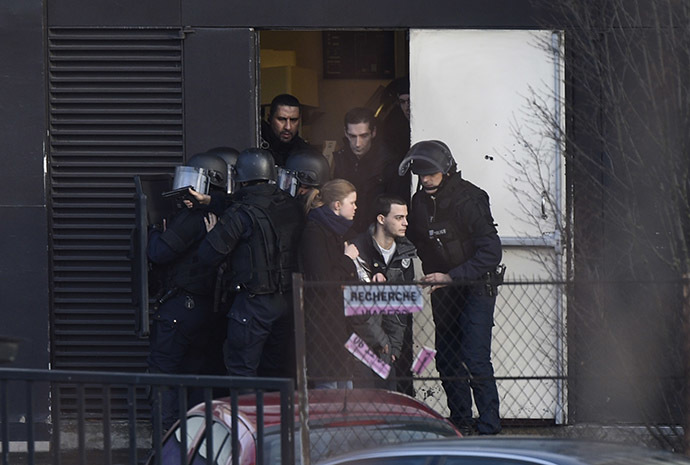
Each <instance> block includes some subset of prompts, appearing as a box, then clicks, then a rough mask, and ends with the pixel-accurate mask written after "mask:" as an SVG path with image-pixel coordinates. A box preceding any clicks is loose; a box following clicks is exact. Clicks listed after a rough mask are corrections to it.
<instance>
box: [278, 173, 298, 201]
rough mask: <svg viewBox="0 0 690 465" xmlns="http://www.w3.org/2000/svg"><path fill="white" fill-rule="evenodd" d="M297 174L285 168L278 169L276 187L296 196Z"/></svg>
mask: <svg viewBox="0 0 690 465" xmlns="http://www.w3.org/2000/svg"><path fill="white" fill-rule="evenodd" d="M297 185H298V180H297V173H295V172H294V171H291V170H287V169H285V168H280V167H279V168H278V187H280V188H281V189H282V190H284V191H285V192H287V193H288V194H290V195H291V196H293V197H294V196H295V195H297Z"/></svg>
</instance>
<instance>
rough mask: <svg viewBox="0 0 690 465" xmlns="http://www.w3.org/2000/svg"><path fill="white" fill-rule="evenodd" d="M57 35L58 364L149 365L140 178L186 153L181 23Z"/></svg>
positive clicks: (53, 93)
mask: <svg viewBox="0 0 690 465" xmlns="http://www.w3.org/2000/svg"><path fill="white" fill-rule="evenodd" d="M48 41H49V46H48V50H49V99H50V100H49V111H50V150H49V175H50V177H49V179H50V186H49V188H50V191H49V192H50V206H51V208H50V226H51V233H52V234H51V238H52V241H51V260H52V262H51V265H52V279H53V281H52V325H51V341H52V363H53V367H55V368H59V369H69V370H80V369H86V370H89V369H93V370H115V371H142V370H143V369H144V368H145V365H146V364H145V356H146V351H147V341H141V340H139V339H137V338H136V337H135V335H134V311H133V309H132V304H131V297H130V292H131V276H130V263H129V259H128V252H129V246H130V244H129V241H130V231H131V229H132V226H133V224H134V204H133V193H134V186H133V181H132V178H133V176H134V175H135V174H156V173H163V172H171V171H172V167H173V166H174V165H177V164H179V163H180V162H181V161H182V158H183V93H182V32H181V31H180V30H178V29H141V28H137V29H133V28H123V29H103V28H97V29H91V28H89V29H73V28H70V29H63V28H53V29H50V30H49V33H48Z"/></svg>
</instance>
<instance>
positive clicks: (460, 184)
mask: <svg viewBox="0 0 690 465" xmlns="http://www.w3.org/2000/svg"><path fill="white" fill-rule="evenodd" d="M456 176H458V177H457V178H454V177H451V178H450V179H447V180H446V181H445V182H446V183H448V184H447V185H445V186H443V189H442V190H441V191H439V193H438V195H436V196H434V197H432V198H431V199H429V200H430V201H431V204H432V208H431V211H430V209H429V203H428V202H425V201H423V200H422V201H419V202H416V205H415V207H417V208H418V209H419V213H418V214H416V215H415V216H416V217H418V218H419V221H416V222H417V223H419V224H416V225H415V226H414V228H415V230H416V231H415V235H416V236H417V237H418V238H420V239H422V240H420V241H418V242H419V243H418V244H416V245H417V252H418V254H419V256H420V258H421V259H422V264H423V268H424V271H425V272H426V273H428V272H434V271H435V272H442V273H447V272H448V271H450V270H451V269H452V268H454V267H456V266H459V265H461V264H462V263H464V262H465V261H467V260H468V259H469V258H470V257H472V256H473V255H474V253H475V246H474V242H473V240H472V236H473V233H474V232H475V231H472V229H471V228H472V225H471V224H468V223H467V222H466V221H463V217H464V218H468V217H469V215H466V213H467V211H468V208H469V207H470V203H471V202H477V201H480V199H479V197H480V196H484V197H486V196H487V194H486V193H485V192H484V191H482V190H481V189H479V188H478V187H476V186H475V185H474V184H472V183H470V182H469V181H466V180H464V179H462V178H460V177H459V175H456ZM424 200H426V199H424ZM487 202H488V201H487ZM419 207H421V208H419ZM413 208H414V207H413ZM486 220H487V226H488V227H491V228H494V226H493V219H492V218H491V217H490V216H489V217H488V218H487V219H486ZM494 231H495V228H494ZM481 233H483V232H481Z"/></svg>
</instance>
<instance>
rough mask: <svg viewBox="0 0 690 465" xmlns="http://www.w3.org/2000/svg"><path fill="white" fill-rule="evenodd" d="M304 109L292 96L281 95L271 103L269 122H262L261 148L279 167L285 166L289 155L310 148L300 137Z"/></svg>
mask: <svg viewBox="0 0 690 465" xmlns="http://www.w3.org/2000/svg"><path fill="white" fill-rule="evenodd" d="M301 119H302V107H301V105H300V103H299V100H297V97H294V96H292V95H290V94H280V95H278V96H276V97H275V98H274V99H273V101H272V102H271V108H270V110H269V113H268V122H266V121H261V147H262V148H264V149H266V150H268V151H270V152H271V154H272V155H273V159H274V160H275V164H276V165H278V166H281V167H283V166H285V161H286V160H287V158H288V155H290V154H291V153H294V152H295V151H297V150H300V149H308V148H310V146H309V144H308V143H307V142H306V141H305V140H304V139H302V138H301V137H300V136H299V135H298V132H299V124H300V121H301Z"/></svg>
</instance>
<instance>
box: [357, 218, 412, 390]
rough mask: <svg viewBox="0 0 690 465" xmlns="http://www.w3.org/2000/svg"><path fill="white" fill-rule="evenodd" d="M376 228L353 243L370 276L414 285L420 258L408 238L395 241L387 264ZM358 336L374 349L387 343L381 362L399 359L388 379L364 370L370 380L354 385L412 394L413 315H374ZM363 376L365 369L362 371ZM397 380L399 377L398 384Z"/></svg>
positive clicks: (361, 328)
mask: <svg viewBox="0 0 690 465" xmlns="http://www.w3.org/2000/svg"><path fill="white" fill-rule="evenodd" d="M373 234H374V225H371V226H370V227H369V230H368V231H366V232H364V233H362V234H360V235H359V236H357V237H356V238H355V239H354V240H353V241H352V243H353V244H355V245H356V246H357V250H359V258H361V259H362V260H363V261H364V262H365V263H366V264H367V266H368V267H369V270H370V272H371V276H372V277H373V276H374V275H375V274H377V273H382V274H383V275H384V276H385V277H386V282H387V283H400V282H413V281H414V266H413V263H412V259H413V258H415V257H416V256H417V251H416V249H415V246H414V245H413V244H412V242H410V241H409V240H408V239H407V238H406V237H398V238H396V239H395V251H394V252H393V256H392V257H391V258H390V261H389V262H388V264H386V262H385V260H384V258H383V255H381V251H380V249H379V247H378V245H377V244H376V243H375V241H374V237H373ZM355 331H356V332H357V334H358V335H359V336H360V337H361V338H362V339H364V341H365V342H366V343H367V345H369V346H370V347H371V348H372V349H375V350H377V349H379V348H381V347H383V346H384V345H386V344H388V347H389V353H388V354H383V355H381V357H382V359H383V360H384V361H385V362H387V363H391V356H393V355H394V356H395V358H396V359H397V360H396V362H395V363H393V364H392V365H393V366H392V368H393V370H391V374H390V375H389V378H388V379H386V380H383V379H381V378H380V377H379V376H378V375H376V374H375V373H373V371H371V370H368V371H365V372H364V373H366V374H367V375H370V376H368V379H365V380H364V382H362V381H360V382H359V383H355V385H356V386H358V387H359V386H361V387H379V388H385V389H390V390H398V391H400V392H404V393H406V394H412V383H411V379H412V373H411V372H410V368H411V366H412V318H411V315H409V314H408V315H372V316H370V317H368V318H367V319H366V322H364V324H361V322H360V324H358V325H357V326H356V327H355ZM360 373H362V370H360ZM395 378H399V379H398V380H397V382H396V379H395Z"/></svg>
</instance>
